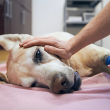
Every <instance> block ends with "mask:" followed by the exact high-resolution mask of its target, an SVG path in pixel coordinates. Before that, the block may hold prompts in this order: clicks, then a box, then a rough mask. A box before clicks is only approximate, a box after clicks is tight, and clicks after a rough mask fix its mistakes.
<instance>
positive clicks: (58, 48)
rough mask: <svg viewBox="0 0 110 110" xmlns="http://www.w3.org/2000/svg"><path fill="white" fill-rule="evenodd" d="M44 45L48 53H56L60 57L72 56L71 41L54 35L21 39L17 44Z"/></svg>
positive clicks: (26, 45)
mask: <svg viewBox="0 0 110 110" xmlns="http://www.w3.org/2000/svg"><path fill="white" fill-rule="evenodd" d="M38 45H39V46H44V50H45V51H46V52H48V53H51V54H55V55H58V56H59V57H60V58H62V59H65V60H67V59H69V58H70V57H71V56H72V52H71V42H69V41H61V40H59V39H56V38H54V37H34V38H30V39H28V40H26V41H23V42H21V43H20V44H19V46H21V47H22V46H23V47H24V48H27V47H31V46H38Z"/></svg>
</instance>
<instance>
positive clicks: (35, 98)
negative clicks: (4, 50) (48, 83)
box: [0, 64, 110, 110]
mask: <svg viewBox="0 0 110 110" xmlns="http://www.w3.org/2000/svg"><path fill="white" fill-rule="evenodd" d="M0 72H3V73H6V64H1V65H0ZM0 110H110V75H109V74H107V73H99V74H97V75H95V76H92V77H86V78H82V85H81V89H80V90H79V91H74V92H72V93H68V94H54V93H52V91H51V90H50V89H47V88H40V87H31V88H25V87H21V86H17V85H13V84H0Z"/></svg>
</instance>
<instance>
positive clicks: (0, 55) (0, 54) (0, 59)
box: [0, 50, 9, 64]
mask: <svg viewBox="0 0 110 110" xmlns="http://www.w3.org/2000/svg"><path fill="white" fill-rule="evenodd" d="M8 54H9V52H8V51H5V50H0V64H1V63H4V62H6V59H7V56H8Z"/></svg>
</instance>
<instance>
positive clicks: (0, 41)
mask: <svg viewBox="0 0 110 110" xmlns="http://www.w3.org/2000/svg"><path fill="white" fill-rule="evenodd" d="M31 37H32V36H30V35H28V34H6V35H0V45H2V46H3V47H4V49H5V50H7V51H11V50H12V49H13V47H14V46H15V45H17V44H18V45H19V43H20V42H21V41H23V40H25V39H27V38H31Z"/></svg>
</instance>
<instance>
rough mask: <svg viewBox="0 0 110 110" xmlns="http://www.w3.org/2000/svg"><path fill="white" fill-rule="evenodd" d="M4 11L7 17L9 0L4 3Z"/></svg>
mask: <svg viewBox="0 0 110 110" xmlns="http://www.w3.org/2000/svg"><path fill="white" fill-rule="evenodd" d="M4 5H5V6H4V8H5V9H4V12H5V17H9V0H5V4H4Z"/></svg>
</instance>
